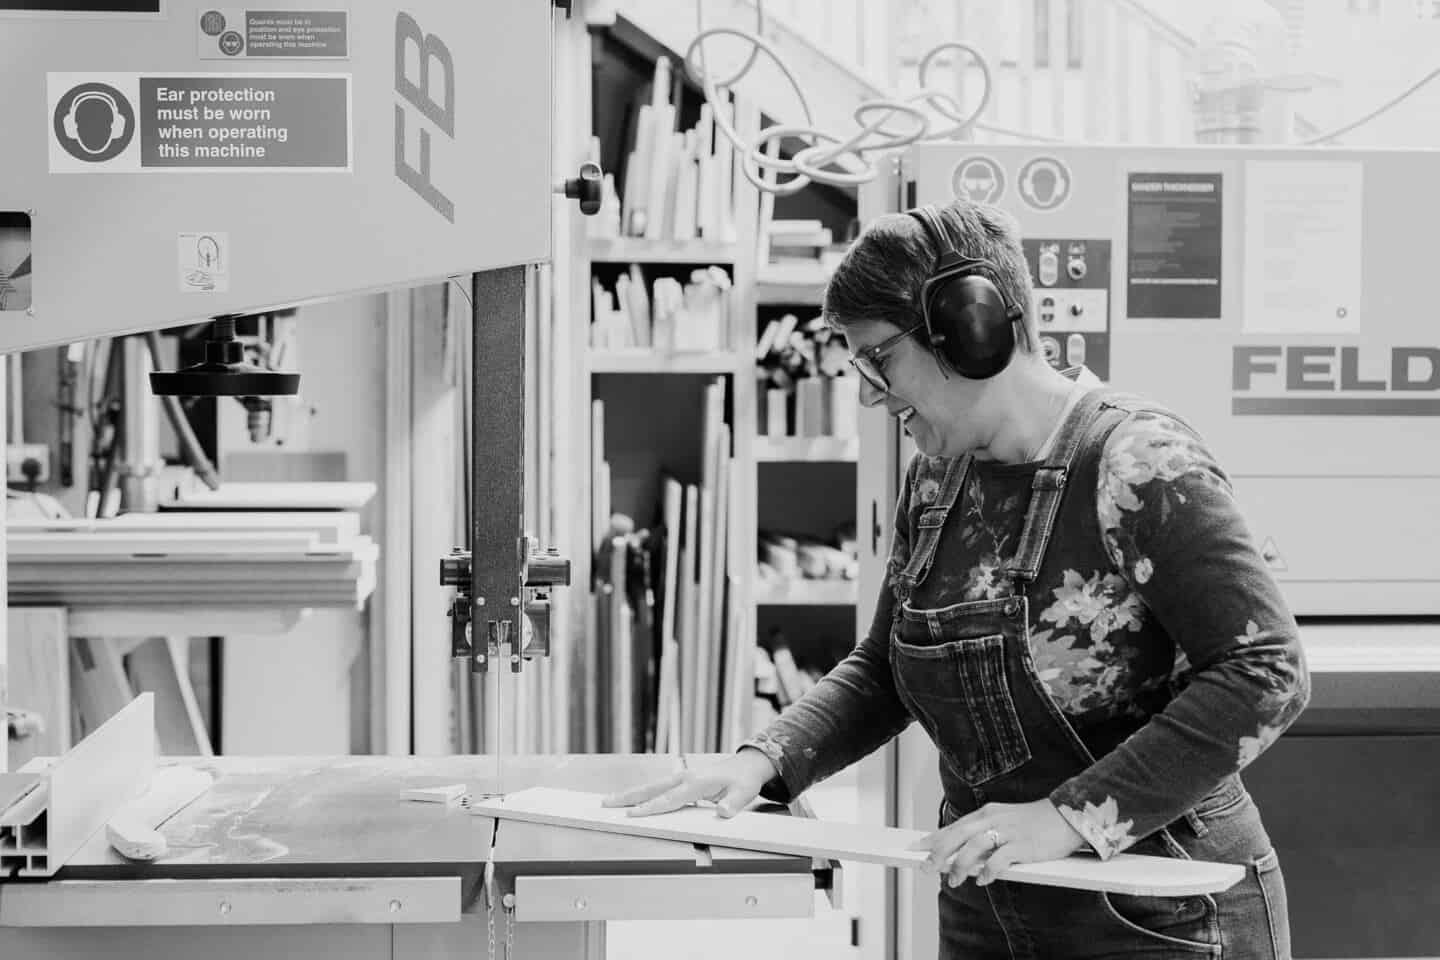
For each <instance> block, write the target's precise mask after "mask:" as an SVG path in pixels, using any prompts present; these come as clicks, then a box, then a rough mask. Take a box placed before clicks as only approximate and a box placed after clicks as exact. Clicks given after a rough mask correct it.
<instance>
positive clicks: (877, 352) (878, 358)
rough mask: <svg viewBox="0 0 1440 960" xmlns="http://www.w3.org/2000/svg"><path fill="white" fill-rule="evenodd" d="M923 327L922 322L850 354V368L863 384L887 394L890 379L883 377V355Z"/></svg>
mask: <svg viewBox="0 0 1440 960" xmlns="http://www.w3.org/2000/svg"><path fill="white" fill-rule="evenodd" d="M924 326H925V324H924V322H923V321H922V322H920V323H917V324H915V325H914V326H912V327H910V328H909V329H908V330H901V331H900V332H899V333H897V334H895V335H894V336H893V337H889V338H887V339H885V340H882V341H880V342H879V343H877V344H875V346H873V347H866V348H865V349H864V350H861V351H860V352H859V353H856V354H851V356H850V366H852V367H854V368H855V372H856V373H858V374H860V376H862V377H864V378H865V382H867V383H869V384H870V386H872V387H874V388H875V389H876V390H879V391H880V392H881V393H889V392H890V378H889V377H887V376H885V366H884V363H883V362H882V361H883V360H884V357H885V354H887V353H889V352H890V351H891V350H893V349H894V348H895V345H896V344H897V343H899V342H900V341H901V340H904V339H905V338H906V337H908V336H911V335H912V334H914V333H915V331H917V330H919V329H921V328H922V327H924Z"/></svg>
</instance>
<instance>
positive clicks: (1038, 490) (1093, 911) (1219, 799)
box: [890, 390, 1290, 960]
mask: <svg viewBox="0 0 1440 960" xmlns="http://www.w3.org/2000/svg"><path fill="white" fill-rule="evenodd" d="M1140 409H1155V408H1153V407H1151V406H1149V405H1144V404H1142V403H1141V402H1140V401H1137V400H1135V399H1134V398H1130V397H1123V396H1121V395H1119V394H1115V393H1111V392H1110V391H1106V390H1091V391H1089V392H1087V393H1086V394H1085V395H1083V396H1082V397H1081V398H1080V399H1079V400H1078V401H1077V403H1076V405H1075V407H1074V408H1073V409H1072V411H1071V413H1070V415H1069V416H1068V417H1067V419H1066V422H1065V424H1064V425H1063V427H1062V428H1061V431H1060V433H1059V435H1058V437H1057V439H1056V441H1055V444H1054V446H1053V448H1052V452H1051V454H1050V456H1049V458H1048V459H1047V460H1046V462H1045V463H1044V464H1043V466H1041V467H1040V468H1039V470H1038V472H1037V474H1036V476H1035V480H1034V482H1033V484H1032V495H1031V501H1030V504H1029V507H1028V510H1027V512H1026V515H1025V520H1024V528H1023V531H1022V533H1021V536H1020V541H1019V545H1018V547H1017V548H1016V552H1015V556H1014V557H1013V558H1012V559H1011V560H1010V561H1009V563H1008V564H1007V568H1006V572H1007V574H1008V575H1009V576H1010V577H1012V578H1013V580H1014V585H1015V594H1014V595H1013V596H1010V597H1004V598H1001V599H994V600H977V601H970V602H962V603H956V604H952V605H950V606H946V607H942V608H939V609H930V610H916V609H914V608H912V607H911V606H910V603H909V601H910V598H911V596H912V594H913V593H914V590H915V587H916V586H917V585H918V584H920V583H921V582H922V581H924V579H925V577H926V575H927V574H928V573H929V571H930V567H931V564H932V562H933V560H934V558H935V553H936V546H937V544H938V543H939V541H940V537H941V535H942V533H943V532H944V531H945V526H946V521H947V518H948V517H949V514H950V512H951V509H952V508H953V507H954V506H955V504H956V501H957V499H959V496H960V493H961V491H962V490H963V489H964V480H965V474H966V471H967V470H968V469H969V465H970V458H969V456H965V457H962V458H959V459H956V460H954V461H952V462H951V463H950V464H949V465H948V468H947V470H946V473H945V477H944V480H943V482H942V484H941V487H940V491H939V494H938V496H936V498H935V499H934V500H933V501H932V502H931V504H930V506H928V507H927V508H926V509H924V510H923V512H922V513H921V514H920V517H919V520H918V524H917V526H916V529H915V530H914V531H912V540H913V542H914V547H913V549H912V551H911V554H910V556H909V558H908V561H907V562H906V564H905V566H904V568H903V569H902V570H899V571H895V572H894V573H893V574H892V584H893V588H894V591H895V598H896V608H895V609H896V613H895V618H894V622H893V625H892V630H891V644H890V665H891V669H892V670H893V672H894V676H895V681H896V688H897V690H898V692H899V694H900V697H901V699H902V700H903V701H904V703H905V705H906V707H907V708H908V709H909V710H910V712H911V713H912V714H913V715H914V716H915V718H916V719H917V720H918V722H919V723H920V724H921V725H922V726H923V727H924V728H925V730H926V731H927V732H928V733H929V734H930V737H931V739H932V740H933V741H934V742H935V744H936V747H937V749H938V751H939V755H940V777H941V782H942V785H943V787H944V793H945V802H944V803H943V804H942V807H941V814H940V825H941V826H945V825H947V824H949V823H951V822H953V821H954V820H956V819H957V818H958V817H960V816H963V815H964V814H966V813H969V812H971V811H972V810H975V809H978V808H979V807H980V806H982V805H984V804H985V803H987V802H990V801H998V802H1002V803H1025V802H1030V801H1033V800H1037V799H1040V798H1043V797H1046V796H1048V795H1049V793H1050V791H1051V790H1053V789H1054V788H1056V787H1057V786H1059V785H1060V784H1061V783H1063V782H1065V781H1066V780H1068V779H1070V778H1071V777H1072V776H1074V775H1076V774H1078V773H1080V772H1081V771H1082V770H1084V769H1085V768H1086V767H1088V766H1089V765H1090V764H1091V763H1093V762H1094V759H1095V758H1094V755H1093V754H1092V753H1091V751H1090V749H1089V748H1088V747H1087V746H1086V743H1085V741H1084V740H1082V738H1081V736H1080V734H1079V733H1077V732H1076V730H1075V729H1074V728H1073V727H1072V726H1071V724H1070V723H1069V721H1068V720H1067V719H1066V717H1065V715H1064V714H1063V713H1062V712H1061V711H1060V709H1059V707H1058V706H1057V705H1056V704H1055V702H1054V701H1053V699H1052V698H1051V697H1050V696H1049V694H1048V693H1047V692H1046V690H1045V687H1044V685H1043V684H1042V682H1041V681H1040V678H1039V676H1038V674H1037V672H1036V669H1035V666H1034V663H1033V661H1032V659H1031V654H1030V645H1029V641H1030V627H1029V624H1030V622H1031V621H1030V607H1031V603H1032V602H1035V601H1036V599H1037V598H1033V597H1028V596H1027V595H1026V593H1027V590H1029V589H1031V588H1032V586H1033V582H1034V580H1035V578H1036V575H1037V573H1038V572H1039V570H1040V565H1041V563H1042V561H1043V560H1044V557H1045V549H1046V546H1047V545H1048V543H1049V541H1050V536H1051V534H1052V532H1053V527H1054V524H1055V519H1056V516H1057V514H1058V512H1059V508H1060V502H1061V498H1062V496H1063V495H1064V493H1065V479H1066V477H1067V475H1073V473H1074V468H1075V465H1076V464H1077V463H1079V462H1081V458H1082V457H1085V456H1094V455H1098V453H1099V449H1098V447H1099V446H1100V445H1102V444H1103V442H1104V437H1105V436H1106V435H1107V434H1108V432H1109V428H1112V427H1113V426H1114V425H1115V424H1116V423H1118V422H1119V421H1120V420H1121V419H1123V418H1124V417H1125V416H1127V415H1128V414H1129V413H1131V412H1134V411H1136V410H1140ZM1085 493H1086V491H1080V492H1079V495H1084V494H1085ZM1101 739H1104V738H1101ZM1089 740H1090V742H1091V743H1095V742H1096V738H1095V737H1090V738H1089ZM1127 852H1129V853H1140V854H1150V855H1156V856H1170V857H1189V858H1193V859H1203V860H1216V861H1223V862H1229V863H1240V864H1244V865H1245V866H1246V867H1247V868H1248V869H1247V871H1246V876H1245V879H1244V880H1242V881H1241V882H1240V883H1238V884H1237V885H1235V886H1234V887H1232V888H1230V889H1229V890H1226V891H1224V892H1222V893H1219V894H1215V895H1207V896H1192V897H1182V898H1162V897H1134V896H1122V895H1118V894H1101V893H1096V892H1091V891H1083V890H1070V889H1066V888H1061V887H1048V886H1040V885H1035V884H1020V883H1010V882H1006V881H996V882H994V883H992V884H990V885H989V886H987V887H983V888H981V887H977V886H976V885H975V884H974V883H973V882H970V881H967V882H966V883H964V884H963V885H962V886H960V887H958V888H954V889H952V888H950V887H948V886H947V885H946V884H945V883H944V882H943V879H942V883H941V890H940V897H939V907H940V956H941V958H942V960H959V958H962V957H963V958H967V960H969V958H990V957H995V958H1007V960H1008V958H1012V957H1013V958H1041V957H1044V958H1059V957H1066V958H1071V957H1073V958H1081V957H1085V958H1100V957H1196V956H1201V957H1211V958H1216V960H1221V958H1223V960H1232V958H1246V960H1249V958H1266V960H1269V958H1283V960H1288V958H1289V955H1290V948H1289V930H1288V926H1287V920H1286V906H1285V897H1284V883H1283V880H1282V878H1281V874H1280V869H1279V863H1278V860H1277V859H1276V856H1275V853H1274V849H1273V847H1272V846H1271V844H1270V840H1269V838H1268V836H1266V834H1265V830H1264V827H1263V825H1262V824H1261V821H1260V816H1259V811H1258V810H1257V809H1256V807H1255V804H1254V802H1253V801H1252V800H1251V798H1250V795H1249V794H1248V793H1247V792H1246V790H1245V788H1244V786H1243V785H1242V784H1241V782H1240V779H1239V777H1238V775H1232V776H1230V777H1227V778H1226V779H1225V780H1224V781H1222V783H1221V784H1220V785H1219V786H1218V787H1217V788H1216V789H1215V790H1214V791H1213V792H1212V793H1211V794H1210V796H1209V797H1207V798H1205V799H1204V800H1203V801H1202V802H1201V803H1200V804H1199V805H1197V806H1196V807H1195V808H1194V809H1193V810H1190V811H1187V812H1186V813H1185V814H1184V816H1183V817H1182V818H1180V819H1179V820H1177V821H1175V822H1174V823H1172V824H1171V825H1170V826H1168V827H1166V828H1164V829H1162V830H1159V831H1156V832H1155V833H1153V834H1151V835H1150V836H1148V837H1145V838H1143V839H1141V840H1140V841H1139V842H1137V843H1136V844H1134V845H1133V846H1132V847H1130V848H1129V849H1128V850H1127Z"/></svg>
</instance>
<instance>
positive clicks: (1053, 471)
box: [1006, 388, 1109, 592]
mask: <svg viewBox="0 0 1440 960" xmlns="http://www.w3.org/2000/svg"><path fill="white" fill-rule="evenodd" d="M1107 393H1109V391H1107V390H1105V389H1104V388H1096V389H1092V390H1087V391H1086V392H1085V393H1084V394H1082V395H1081V397H1080V399H1079V400H1078V401H1076V403H1075V406H1074V408H1073V409H1072V410H1071V411H1070V415H1069V416H1068V417H1067V418H1066V419H1065V424H1064V425H1063V426H1062V427H1061V428H1060V435H1059V436H1058V437H1057V438H1056V439H1055V444H1054V446H1052V447H1051V449H1050V456H1049V457H1048V458H1047V459H1046V461H1045V463H1044V464H1043V465H1042V466H1041V467H1040V468H1039V469H1038V470H1036V471H1035V479H1034V481H1032V483H1031V494H1030V507H1029V509H1028V510H1026V511H1025V527H1024V529H1023V530H1022V532H1021V534H1020V544H1019V546H1018V547H1016V548H1015V555H1014V556H1013V557H1012V558H1011V559H1010V562H1009V563H1008V564H1007V565H1006V569H1007V570H1008V572H1009V573H1010V575H1011V576H1012V577H1014V578H1016V579H1017V580H1019V581H1022V582H1021V583H1018V584H1017V587H1018V588H1020V589H1021V591H1022V592H1023V589H1024V586H1025V584H1027V583H1029V582H1030V581H1032V580H1034V579H1035V577H1036V575H1037V574H1038V573H1039V571H1040V561H1041V560H1042V559H1044V557H1045V548H1046V546H1048V545H1049V543H1050V534H1051V532H1052V531H1053V530H1054V527H1055V516H1056V514H1057V513H1059V511H1060V500H1061V498H1062V496H1063V495H1064V493H1065V483H1066V481H1067V480H1068V479H1069V476H1070V473H1071V471H1072V470H1073V469H1074V466H1075V458H1076V456H1077V455H1078V454H1079V452H1080V445H1081V444H1082V443H1083V442H1084V440H1085V437H1086V436H1087V435H1088V434H1089V432H1090V428H1091V426H1092V425H1093V424H1094V422H1095V420H1096V419H1097V418H1098V417H1099V416H1100V414H1101V413H1102V412H1103V410H1104V408H1105V402H1104V401H1105V396H1106V394H1107Z"/></svg>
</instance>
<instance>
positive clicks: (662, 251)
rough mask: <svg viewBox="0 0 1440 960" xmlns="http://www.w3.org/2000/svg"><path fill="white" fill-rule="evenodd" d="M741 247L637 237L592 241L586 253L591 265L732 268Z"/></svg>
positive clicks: (695, 241) (596, 239)
mask: <svg viewBox="0 0 1440 960" xmlns="http://www.w3.org/2000/svg"><path fill="white" fill-rule="evenodd" d="M738 251H739V248H738V247H737V246H736V245H735V244H725V243H707V242H705V241H704V240H694V241H689V242H678V241H677V242H670V243H666V242H663V241H657V240H644V239H641V238H638V237H617V238H614V239H604V238H594V237H592V238H590V239H589V241H588V242H587V253H588V255H589V258H590V262H591V263H694V264H697V265H708V264H712V263H718V264H730V265H733V264H734V263H735V260H736V254H737V253H738Z"/></svg>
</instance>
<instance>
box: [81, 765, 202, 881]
mask: <svg viewBox="0 0 1440 960" xmlns="http://www.w3.org/2000/svg"><path fill="white" fill-rule="evenodd" d="M214 782H215V778H214V777H212V776H211V775H210V774H208V773H206V772H205V771H204V770H197V769H195V768H194V767H164V768H162V769H160V770H157V771H155V776H154V777H153V778H152V779H151V781H150V788H149V789H148V790H147V791H146V792H145V793H144V794H142V795H141V796H139V797H137V798H136V799H135V800H134V801H132V802H131V803H129V804H127V805H125V806H124V807H122V808H121V809H120V810H119V811H118V812H117V813H116V814H115V815H114V816H113V817H111V818H110V821H109V822H108V823H106V824H105V836H106V839H107V840H109V842H110V846H111V847H113V848H114V850H115V852H116V853H118V854H120V855H121V856H122V857H125V858H126V859H129V860H154V859H156V858H157V857H159V856H161V855H162V854H164V853H165V851H166V849H167V844H166V842H165V837H164V836H163V835H162V834H161V833H160V831H159V827H160V825H161V824H163V823H164V822H165V821H166V820H169V819H170V818H171V817H173V816H175V814H177V813H179V812H180V811H181V810H183V809H184V808H185V807H186V806H187V805H188V804H189V803H190V802H191V801H193V800H194V799H195V798H196V797H198V796H200V795H201V794H202V793H204V792H205V791H207V790H209V789H210V786H211V784H213V783H214Z"/></svg>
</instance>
